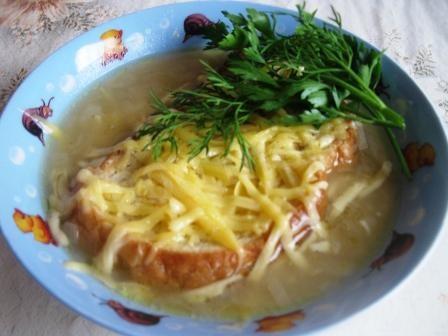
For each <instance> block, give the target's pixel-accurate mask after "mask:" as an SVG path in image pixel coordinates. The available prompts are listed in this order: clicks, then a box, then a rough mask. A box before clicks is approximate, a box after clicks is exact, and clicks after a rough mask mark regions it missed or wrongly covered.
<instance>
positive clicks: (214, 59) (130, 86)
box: [47, 51, 397, 320]
mask: <svg viewBox="0 0 448 336" xmlns="http://www.w3.org/2000/svg"><path fill="white" fill-rule="evenodd" d="M199 59H205V60H207V61H208V62H211V63H212V64H214V65H218V64H220V63H222V61H223V55H217V54H214V53H211V52H207V53H204V52H198V51H193V52H182V53H177V54H170V55H163V56H158V57H154V58H148V59H144V60H141V61H138V62H135V63H132V64H129V65H127V66H126V67H125V68H124V69H119V70H117V71H116V72H114V73H113V74H111V75H109V76H107V78H105V79H101V80H100V81H98V82H95V83H94V84H92V85H91V86H90V87H89V88H88V90H86V93H85V94H84V95H83V96H82V97H81V98H80V99H79V100H78V101H77V102H75V103H74V104H73V106H72V107H71V109H70V110H71V111H70V113H68V114H67V115H68V116H67V119H66V120H65V121H64V122H63V123H62V125H61V129H62V134H64V136H63V138H62V139H60V140H52V141H51V143H50V150H49V151H48V152H49V153H50V154H49V155H50V156H49V160H48V169H47V171H48V172H49V175H48V184H49V185H50V181H51V179H52V178H54V176H53V175H52V172H55V171H65V172H66V173H67V176H68V179H70V178H72V177H73V176H74V174H75V173H76V172H77V171H78V170H79V169H80V166H81V165H82V164H83V162H86V161H88V160H89V153H91V152H92V151H95V150H98V149H101V148H104V147H109V146H112V145H114V144H116V143H117V142H119V141H121V140H123V139H125V138H127V137H129V136H130V135H132V133H133V131H134V130H135V129H136V128H137V127H138V126H139V125H140V124H141V123H142V122H143V121H144V120H145V119H146V118H147V116H148V113H149V111H150V110H151V107H150V99H149V92H150V90H152V91H153V92H154V93H155V94H156V95H158V96H160V97H163V96H164V95H166V94H167V93H168V92H170V91H172V90H174V89H177V88H179V87H184V86H191V85H194V83H195V81H196V79H197V77H198V75H199V74H200V73H201V69H202V66H201V64H200V63H199V61H198V60H199ZM380 132H382V131H381V130H379V129H374V128H371V127H365V126H364V127H363V128H362V131H361V132H360V135H359V139H360V140H359V147H360V151H359V153H358V156H357V162H356V164H354V165H352V166H351V167H350V168H346V169H341V170H338V171H336V172H334V173H332V174H331V176H330V177H329V180H328V183H329V188H328V203H329V207H328V209H327V215H328V214H329V213H330V212H331V211H332V203H333V202H334V201H335V200H336V199H337V198H338V197H339V196H340V195H341V194H343V193H344V191H346V190H347V189H348V188H349V187H350V186H352V185H353V183H354V182H356V181H357V180H358V179H360V178H363V177H365V176H367V175H368V176H370V175H374V174H375V173H376V172H377V171H378V170H380V169H381V166H382V165H383V163H384V162H385V161H390V160H391V157H392V155H391V153H390V152H389V150H388V146H387V145H386V144H385V143H384V142H383V141H384V140H383V139H384V137H383V136H382V134H381V133H380ZM396 186H397V184H396V178H395V177H394V173H393V172H392V174H391V175H390V176H389V178H388V179H387V180H386V181H385V182H384V183H383V184H382V185H381V187H380V188H378V189H377V190H375V191H374V192H372V193H371V194H369V195H367V196H365V197H363V198H356V199H355V200H354V201H353V202H351V203H350V204H349V205H348V206H347V207H346V208H345V209H344V211H343V213H342V214H341V215H340V216H338V217H336V219H331V218H328V216H327V217H324V218H323V222H324V225H325V227H326V228H327V231H326V234H325V235H319V234H314V235H312V236H311V237H310V238H309V239H307V240H306V241H305V243H304V244H303V246H302V247H301V248H302V249H303V260H304V262H303V265H302V266H301V267H298V266H296V265H293V264H292V263H291V261H290V260H289V259H288V258H287V257H286V256H284V255H281V256H280V257H279V258H278V259H277V260H275V261H274V262H273V263H271V264H270V265H269V270H268V272H267V274H265V276H263V278H262V279H261V280H260V281H255V282H250V281H249V280H246V279H243V280H241V281H237V282H235V283H234V284H232V285H231V286H229V287H227V288H226V289H225V290H224V291H223V293H222V294H221V295H216V296H213V295H211V297H209V296H210V295H209V293H207V292H201V290H200V289H199V290H190V291H174V292H173V291H166V290H163V289H156V288H145V287H144V286H141V285H136V284H131V283H130V282H129V281H127V280H126V279H125V276H123V275H120V274H116V276H115V277H113V278H114V279H110V278H108V277H107V278H106V277H103V276H101V275H99V274H97V275H98V276H99V277H100V278H102V279H103V280H105V281H106V282H108V283H109V284H112V286H114V287H115V288H116V289H117V290H118V291H119V292H121V293H122V294H124V295H126V296H128V297H130V298H132V299H134V300H137V301H140V302H143V303H145V304H148V305H150V306H152V307H155V308H157V309H160V310H162V311H168V312H175V313H179V314H186V315H190V316H191V315H193V316H195V317H200V318H216V319H232V320H235V319H236V320H242V319H247V318H251V317H254V316H262V315H266V314H272V313H276V312H279V311H284V310H286V309H288V308H298V307H300V306H302V305H304V304H306V303H308V302H310V301H312V300H313V299H315V298H317V297H319V296H321V295H323V294H325V293H327V292H328V291H329V290H331V289H332V288H335V287H336V286H337V284H338V283H340V282H341V281H343V280H344V279H346V278H347V277H349V276H350V275H352V274H354V273H356V272H359V270H360V269H361V268H363V267H365V266H366V265H367V264H368V263H369V262H370V261H371V260H372V259H373V258H374V257H375V255H377V254H378V253H379V252H380V250H381V249H382V248H383V247H384V244H385V242H386V240H387V239H388V238H389V237H390V234H391V230H392V223H391V222H392V217H393V209H394V203H395V196H396V189H397V188H396ZM49 189H51V187H49ZM49 193H51V190H49ZM62 227H63V229H64V226H62ZM70 249H71V250H72V252H73V258H74V259H85V258H86V257H82V256H81V255H80V254H79V253H78V252H76V243H74V244H72V245H71V247H70ZM123 277H124V278H123ZM123 279H124V280H123ZM123 281H124V282H123Z"/></svg>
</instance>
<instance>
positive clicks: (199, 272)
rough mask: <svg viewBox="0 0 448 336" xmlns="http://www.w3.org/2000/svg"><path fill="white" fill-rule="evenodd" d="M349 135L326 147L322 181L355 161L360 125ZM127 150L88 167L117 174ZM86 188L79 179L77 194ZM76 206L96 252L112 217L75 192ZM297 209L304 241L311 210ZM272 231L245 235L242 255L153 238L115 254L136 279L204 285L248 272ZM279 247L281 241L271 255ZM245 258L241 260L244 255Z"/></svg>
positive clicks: (297, 236) (296, 230) (75, 217)
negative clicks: (157, 244) (167, 243)
mask: <svg viewBox="0 0 448 336" xmlns="http://www.w3.org/2000/svg"><path fill="white" fill-rule="evenodd" d="M347 124H348V125H349V127H347V128H346V134H345V135H344V136H343V137H342V139H341V138H339V139H336V140H334V141H333V142H332V143H331V145H330V149H329V150H328V151H327V152H326V153H327V154H326V157H325V160H324V165H325V169H324V170H322V171H319V172H318V173H317V175H318V176H317V178H318V179H319V180H325V179H326V177H327V175H328V173H330V172H331V171H332V170H333V169H334V168H336V167H339V166H342V165H349V164H352V162H353V161H354V158H355V154H356V149H357V145H356V144H357V140H356V130H355V127H354V125H353V124H352V123H347ZM122 155H124V152H123V151H122V150H117V151H115V152H113V153H112V154H110V155H108V156H107V157H105V158H104V159H102V160H100V161H99V164H97V165H92V166H91V167H89V168H88V169H89V170H90V172H91V173H92V174H94V175H100V176H102V177H109V178H113V176H114V175H116V174H117V173H118V172H117V167H116V165H117V162H118V161H119V160H120V158H121V157H122ZM80 188H82V182H79V179H78V180H77V182H76V187H75V188H74V193H76V192H77V191H78V190H79V189H80ZM75 200H76V202H75V205H74V208H73V211H72V214H71V217H70V219H69V220H70V221H71V222H74V223H76V225H77V226H78V228H79V233H80V242H81V243H82V245H83V246H84V247H85V248H86V249H87V250H88V251H89V252H90V253H91V254H92V255H96V254H97V253H98V252H99V251H100V250H101V248H102V247H103V246H104V244H105V242H106V240H107V238H108V236H109V234H110V232H111V230H112V227H111V225H110V224H109V222H108V219H107V218H106V217H105V216H104V215H103V214H102V213H101V212H100V211H99V210H98V209H96V208H95V207H90V206H86V201H85V200H82V199H80V198H79V197H78V198H76V197H75ZM326 203H327V201H326V193H325V192H322V193H321V196H320V199H319V200H318V202H317V209H318V211H319V213H320V214H321V215H323V214H324V212H325V209H326ZM294 206H295V208H296V211H295V213H294V215H293V216H292V219H291V221H290V225H291V228H292V233H293V237H294V238H293V240H294V242H295V243H296V244H300V243H301V242H303V241H304V239H306V238H307V237H308V236H309V235H310V233H311V232H312V228H311V227H310V226H309V225H303V223H304V222H305V221H306V219H307V217H308V214H307V213H306V211H305V207H304V206H303V204H300V203H298V204H294ZM268 236H269V231H267V232H265V233H264V234H262V235H260V236H253V237H245V238H242V239H243V240H244V242H243V244H242V245H243V249H244V253H243V254H242V257H240V256H241V255H239V254H238V253H236V252H235V251H233V250H230V249H227V248H225V247H222V246H219V245H210V244H208V245H201V246H197V247H191V246H189V247H188V248H183V247H182V246H179V247H170V248H165V247H163V248H155V247H154V246H153V244H152V243H151V242H150V241H142V240H132V239H130V240H128V241H127V242H126V244H124V245H123V246H122V247H121V248H120V250H119V251H118V254H117V257H118V258H117V259H118V264H119V265H120V266H121V268H123V269H124V270H126V271H127V272H129V274H130V276H131V277H132V279H133V280H135V281H136V282H139V283H142V284H149V285H162V286H169V287H174V288H180V289H192V288H198V287H202V286H205V285H208V284H211V283H213V282H216V281H218V280H222V279H225V278H227V277H229V276H232V275H236V274H242V275H246V274H248V273H249V271H250V270H251V269H252V268H253V266H254V264H255V263H256V261H257V259H258V257H259V255H260V253H261V251H262V250H263V248H264V246H265V243H266V240H267V238H268ZM280 252H281V247H280V246H278V247H277V249H276V251H275V253H274V255H273V256H272V257H271V260H273V259H275V258H276V257H277V256H278V255H279V253H280ZM240 258H242V260H241V259H240Z"/></svg>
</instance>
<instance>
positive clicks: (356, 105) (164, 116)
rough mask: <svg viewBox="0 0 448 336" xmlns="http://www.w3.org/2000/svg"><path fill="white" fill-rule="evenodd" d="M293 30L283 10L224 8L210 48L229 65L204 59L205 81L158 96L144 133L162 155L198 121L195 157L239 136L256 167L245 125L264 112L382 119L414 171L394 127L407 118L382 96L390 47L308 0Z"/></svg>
mask: <svg viewBox="0 0 448 336" xmlns="http://www.w3.org/2000/svg"><path fill="white" fill-rule="evenodd" d="M297 10H298V13H297V15H296V16H294V17H295V18H296V19H297V21H298V25H297V28H296V29H295V31H294V33H293V34H292V35H289V36H283V35H281V34H279V33H277V32H276V29H275V26H276V17H277V16H278V15H283V14H282V13H265V12H260V11H257V10H255V9H252V8H249V9H247V10H246V11H247V14H246V15H243V14H231V13H228V12H225V11H223V12H222V13H223V15H224V16H225V17H226V18H227V20H228V21H229V22H230V27H229V26H227V25H225V24H224V23H223V22H218V23H215V24H210V25H208V26H206V27H204V28H203V30H202V32H200V33H201V35H202V37H203V38H204V39H205V40H206V41H207V44H206V49H210V48H218V49H221V50H224V51H227V52H228V58H227V61H226V63H225V66H224V67H223V69H222V70H220V71H217V70H215V69H213V68H212V67H211V66H210V65H208V64H207V63H205V62H203V66H204V70H205V76H206V81H205V82H204V83H203V84H202V85H200V86H198V87H197V88H195V89H193V90H178V91H175V92H173V93H172V98H173V99H172V103H171V104H170V105H169V106H167V105H166V104H164V103H163V102H162V101H161V100H160V99H159V98H158V97H155V96H153V97H152V101H153V106H154V108H155V115H154V117H153V118H152V121H151V122H149V123H147V124H145V125H143V126H142V127H141V128H140V129H139V130H138V132H137V134H136V135H137V137H140V136H144V135H150V138H151V143H150V144H148V145H151V150H152V153H153V156H154V157H155V158H157V157H159V156H160V155H161V152H162V151H163V148H164V144H165V143H168V144H169V145H170V147H171V150H177V139H176V136H175V130H176V129H177V128H179V127H184V126H194V127H195V128H196V129H197V130H198V134H199V135H198V137H197V138H195V139H193V140H192V141H191V143H190V144H189V146H190V158H192V157H195V156H196V155H198V154H199V153H201V152H202V151H207V150H208V148H209V144H210V141H211V140H212V139H214V138H216V137H221V138H222V139H223V140H224V143H225V145H226V151H225V153H224V155H226V154H227V153H228V151H229V149H230V146H231V145H232V143H233V142H234V141H236V142H237V143H238V144H239V146H240V148H241V153H242V158H241V166H243V165H248V166H249V167H252V166H253V159H252V156H251V153H250V147H249V144H248V142H247V140H246V139H245V137H244V135H243V133H242V132H241V129H240V127H241V125H243V124H245V123H248V122H252V121H253V119H254V117H255V116H256V115H261V116H263V117H264V118H265V119H267V120H269V122H270V123H272V124H276V125H299V124H311V125H314V126H316V127H319V126H320V125H322V124H323V123H325V122H327V121H329V120H332V119H335V118H344V119H347V120H355V121H358V122H361V123H365V124H371V125H378V126H383V127H384V128H385V129H386V134H387V135H388V137H389V139H390V140H391V143H392V147H393V148H394V150H395V153H396V155H397V156H398V159H399V160H398V161H399V162H400V164H401V167H402V170H403V172H404V174H405V175H406V176H408V177H409V176H410V173H409V169H408V167H407V165H406V164H405V163H404V162H405V161H404V160H403V154H402V153H401V151H400V148H399V146H398V143H397V140H396V138H395V136H394V133H393V131H392V129H394V128H396V129H404V128H405V121H404V118H403V117H402V116H401V115H400V114H398V113H397V112H396V111H394V110H393V109H392V108H390V107H389V106H387V104H386V103H385V102H384V101H383V100H382V99H381V98H380V97H379V96H378V94H377V93H376V92H375V91H376V90H377V89H379V83H380V81H381V71H382V69H381V68H382V66H381V58H382V56H383V53H382V52H380V51H377V50H374V49H371V48H368V47H367V46H366V45H365V44H364V43H362V42H360V41H358V40H357V39H356V38H354V37H353V36H351V35H348V34H346V33H344V32H343V30H342V20H341V16H340V14H339V13H338V12H336V10H335V9H334V8H332V11H333V16H332V17H331V18H330V19H331V20H332V21H333V22H334V23H335V24H336V27H333V26H331V27H330V26H328V25H325V24H324V25H323V26H319V25H317V24H316V23H315V21H314V16H315V14H316V12H315V11H314V12H312V13H310V12H308V11H306V9H305V3H304V4H302V5H299V6H297Z"/></svg>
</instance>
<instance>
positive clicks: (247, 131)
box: [54, 120, 353, 280]
mask: <svg viewBox="0 0 448 336" xmlns="http://www.w3.org/2000/svg"><path fill="white" fill-rule="evenodd" d="M349 127H353V125H351V124H350V123H347V122H345V121H342V120H334V121H331V122H329V123H327V124H326V125H324V126H322V127H321V128H320V129H319V130H316V129H315V128H314V127H312V126H303V125H302V126H293V127H279V126H269V125H266V124H260V125H243V126H242V127H241V130H242V132H243V133H244V135H245V137H246V138H247V140H248V142H249V144H250V148H251V153H252V155H253V157H254V161H255V167H254V169H253V170H251V169H249V168H247V167H243V169H240V160H241V151H240V147H239V146H238V145H237V144H236V143H234V144H232V146H231V148H230V150H229V151H228V155H223V154H224V151H225V148H226V145H225V143H224V141H223V140H222V139H219V138H217V139H214V140H212V141H211V142H210V149H209V151H208V153H201V154H200V155H198V156H197V157H195V158H193V159H189V147H188V143H189V142H191V141H192V140H193V139H194V138H195V137H197V136H198V132H200V131H198V130H196V129H194V128H184V129H181V130H178V131H177V133H176V136H177V137H178V139H179V144H178V151H177V154H175V153H171V152H170V151H169V150H167V151H164V152H163V154H162V157H161V158H159V159H158V160H154V159H153V157H152V155H151V152H150V151H142V148H143V147H144V146H145V145H146V144H147V143H148V142H150V140H149V139H148V138H147V137H143V138H141V139H139V140H135V139H128V140H125V141H123V142H122V143H121V144H118V145H116V146H114V147H113V148H114V151H112V153H111V154H109V156H108V158H107V163H108V164H107V165H106V166H104V167H99V168H84V169H82V170H81V171H80V172H79V173H78V176H77V181H78V183H79V186H80V188H79V190H77V192H76V195H75V198H74V199H75V200H77V201H78V203H79V204H81V207H82V209H81V211H86V212H88V211H91V210H94V211H95V213H96V214H97V215H98V216H100V217H102V218H103V219H104V220H105V221H106V222H107V223H108V225H109V226H110V228H111V232H110V234H109V235H108V238H107V240H106V242H105V244H104V246H103V247H102V249H101V251H100V252H99V254H98V255H97V256H96V258H95V266H96V267H97V268H98V269H99V270H100V271H101V272H102V273H104V274H110V273H111V272H112V271H113V269H114V266H115V263H116V260H117V254H118V253H119V251H120V249H121V248H122V247H123V246H124V245H125V244H126V243H127V242H129V241H130V240H138V241H143V242H150V243H151V244H153V245H154V246H155V247H161V246H179V244H188V245H189V246H194V247H199V248H200V247H201V246H202V245H206V246H210V245H213V246H221V247H223V248H227V249H230V250H233V251H235V252H236V253H237V254H238V255H239V256H240V257H242V255H243V254H244V244H243V241H245V240H244V239H245V238H247V237H257V236H260V235H261V234H266V236H267V240H266V243H265V245H264V248H263V249H262V251H261V253H260V255H259V257H258V259H257V261H256V263H255V265H254V267H253V269H252V271H251V272H250V274H249V279H251V280H257V279H260V277H261V276H262V275H263V274H264V272H265V270H266V267H267V265H268V264H269V262H270V261H271V260H272V256H273V254H274V252H275V251H276V249H277V248H278V247H280V245H281V246H282V247H283V249H284V250H285V251H286V254H287V255H288V256H289V257H290V258H291V259H293V260H295V263H296V264H303V260H301V259H300V256H298V255H299V254H300V250H297V251H296V249H295V246H294V243H293V242H292V239H293V233H292V232H291V226H290V218H291V216H292V213H293V212H294V211H295V206H297V205H298V204H303V206H304V207H305V209H306V211H307V213H308V216H309V222H308V224H309V225H311V226H315V227H316V226H317V225H318V224H319V220H320V218H319V214H318V211H317V207H316V203H317V200H318V199H319V196H320V193H321V192H323V190H325V189H326V182H324V181H320V180H319V178H318V173H319V172H323V173H324V172H326V171H327V170H328V169H329V168H331V167H327V166H326V165H327V163H326V161H325V159H326V158H327V157H328V151H331V150H334V149H332V148H331V147H332V146H331V144H332V143H333V142H334V141H344V140H345V137H347V134H348V132H347V128H349ZM100 152H101V151H100ZM105 153H110V149H108V150H107V151H105ZM95 160H98V158H95ZM96 162H98V161H96ZM54 203H55V205H56V207H57V205H58V204H64V203H63V202H54ZM56 210H59V211H60V212H61V213H63V211H62V209H56ZM240 260H242V258H240Z"/></svg>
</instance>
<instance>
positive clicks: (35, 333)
mask: <svg viewBox="0 0 448 336" xmlns="http://www.w3.org/2000/svg"><path fill="white" fill-rule="evenodd" d="M168 2H175V1H166V0H135V1H131V0H127V1H120V0H100V1H89V0H0V110H1V109H2V107H3V105H4V104H5V102H6V101H7V99H8V97H9V96H10V95H11V93H12V92H13V91H14V89H15V88H16V87H17V85H18V84H19V83H20V81H21V80H22V79H23V78H24V77H25V76H26V75H27V73H29V72H30V70H31V69H33V68H34V67H35V66H36V65H38V64H39V63H40V62H41V61H42V60H43V59H44V58H45V57H46V56H47V55H48V54H50V53H51V52H52V51H53V50H55V49H56V48H58V47H59V46H61V45H62V44H63V43H65V42H66V41H68V40H70V39H71V38H73V37H74V36H76V35H79V34H80V33H82V32H83V31H85V30H88V29H89V28H91V27H93V26H95V25H97V24H100V23H101V22H104V21H106V20H108V19H110V18H113V17H116V16H119V15H123V14H126V13H129V12H133V11H136V10H139V9H143V8H148V7H152V6H156V5H160V4H163V3H168ZM257 2H263V3H270V4H275V5H279V6H283V7H289V8H293V7H294V4H295V3H296V1H294V0H291V1H289V0H277V1H276V0H270V1H269V0H265V1H257ZM308 3H309V4H308V5H309V7H310V8H319V13H318V16H319V17H322V18H325V17H327V16H328V15H329V13H330V3H331V4H332V5H334V6H335V7H336V8H337V9H338V11H340V12H341V14H342V17H343V23H344V27H345V28H346V29H348V30H349V31H351V32H354V33H355V34H357V35H358V36H360V37H362V38H364V39H366V40H367V41H369V42H371V43H373V44H374V45H376V46H378V47H380V48H387V52H386V53H387V54H388V55H389V56H391V57H392V58H393V59H395V60H396V61H398V62H399V63H400V64H401V65H402V66H403V68H404V69H405V70H406V71H407V72H408V73H409V74H410V75H411V76H412V77H413V78H414V79H415V80H416V82H417V83H418V85H419V86H420V87H421V88H422V89H423V90H424V92H425V93H426V94H427V95H428V97H429V98H430V100H431V101H432V103H433V105H434V107H435V108H436V109H437V112H438V113H439V116H440V118H441V119H442V120H443V123H444V126H445V129H446V126H447V125H448V62H446V59H447V57H446V55H448V1H447V0H309V1H308ZM441 235H442V236H441V237H440V239H438V241H437V242H438V243H437V244H436V245H435V246H434V247H433V249H432V251H431V252H430V256H429V258H427V259H426V260H425V261H424V262H423V264H422V265H420V266H419V268H418V270H417V272H416V273H415V274H414V275H413V276H412V278H411V279H408V280H406V281H405V282H404V284H402V285H401V286H400V287H399V288H398V289H397V290H395V291H394V292H393V293H391V294H390V295H388V296H387V297H386V298H384V299H383V300H381V301H380V302H379V303H377V304H375V305H374V306H373V307H371V308H370V309H368V310H367V311H364V312H361V313H359V314H358V315H356V316H355V317H353V318H351V319H349V320H347V321H343V322H341V323H340V324H338V325H336V326H335V327H334V329H332V332H331V335H332V336H335V335H336V336H337V335H344V336H345V335H448V267H447V265H448V263H447V256H448V244H446V242H448V229H444V230H443V232H442V234H441ZM12 335H20V336H28V335H30V336H31V335H32V336H43V335H64V336H71V335H73V336H80V335H83V336H84V335H89V336H90V335H91V336H100V335H101V336H102V335H109V336H110V335H114V334H113V333H112V332H109V331H107V330H105V329H103V328H101V327H99V326H96V325H95V324H93V323H92V322H90V321H87V320H86V319H84V318H82V317H79V316H78V315H76V314H75V313H73V312H72V311H70V310H69V309H68V308H66V307H65V306H63V305H62V304H61V303H59V302H58V301H57V300H56V299H54V298H53V297H51V296H50V295H49V294H48V293H46V292H45V291H44V290H43V289H42V288H41V287H40V286H39V285H38V284H37V283H36V282H35V281H34V280H33V279H31V278H30V276H29V275H28V274H27V273H26V271H25V270H24V269H22V267H21V266H20V265H19V264H18V262H17V260H16V259H15V258H14V257H13V255H12V254H11V252H10V251H9V250H8V248H7V246H6V243H5V241H4V239H3V237H0V336H12Z"/></svg>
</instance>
